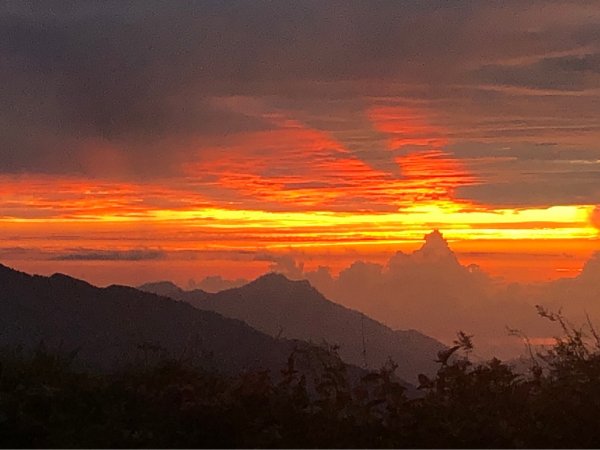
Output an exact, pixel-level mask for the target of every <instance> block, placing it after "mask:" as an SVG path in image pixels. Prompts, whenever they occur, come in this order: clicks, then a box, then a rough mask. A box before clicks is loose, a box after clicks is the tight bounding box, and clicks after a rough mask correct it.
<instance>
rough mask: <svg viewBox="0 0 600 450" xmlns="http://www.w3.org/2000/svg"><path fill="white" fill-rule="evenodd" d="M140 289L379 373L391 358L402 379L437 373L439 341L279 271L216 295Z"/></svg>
mask: <svg viewBox="0 0 600 450" xmlns="http://www.w3.org/2000/svg"><path fill="white" fill-rule="evenodd" d="M139 289H140V290H142V291H146V292H152V293H156V294H160V295H164V296H168V297H171V298H173V299H176V300H182V301H185V302H189V303H190V304H192V305H193V306H195V307H196V308H198V309H201V310H206V311H214V312H218V313H220V314H222V315H223V316H226V317H230V318H234V319H239V320H243V321H244V322H246V323H247V324H248V325H250V326H252V327H253V328H256V329H257V330H259V331H262V332H264V333H266V334H268V335H270V336H273V337H278V338H282V337H283V338H289V339H299V340H303V341H309V342H313V343H317V344H320V343H322V342H327V343H328V344H330V345H335V346H338V347H339V354H340V356H341V357H342V359H343V360H344V361H346V362H347V363H350V364H354V365H357V366H360V367H368V368H370V369H377V368H379V367H381V366H382V365H383V364H385V362H386V361H387V360H388V359H389V358H391V359H392V360H393V361H395V362H396V363H397V364H398V369H397V371H398V375H399V376H400V377H402V378H404V379H405V380H408V381H412V380H415V379H416V376H417V375H418V374H419V373H433V372H435V370H436V368H437V367H438V366H437V364H436V363H435V361H434V360H435V359H436V355H437V352H439V351H440V350H443V349H444V348H445V347H444V345H443V344H441V343H440V342H439V341H436V340H435V339H433V338H430V337H428V336H426V335H424V334H422V333H420V332H418V331H415V330H393V329H391V328H389V327H387V326H385V325H383V324H382V323H380V322H377V321H375V320H373V319H371V318H369V317H367V316H366V315H364V314H362V313H360V312H358V311H355V310H352V309H349V308H346V307H343V306H341V305H339V304H337V303H334V302H332V301H330V300H328V299H327V298H325V297H324V296H323V295H322V294H321V293H320V292H319V291H317V290H316V289H315V288H314V287H312V286H311V285H310V283H309V282H308V281H291V280H289V279H287V278H286V277H285V276H283V275H281V274H277V273H270V274H267V275H264V276H262V277H260V278H258V279H256V280H254V281H252V282H250V283H248V284H246V285H245V286H242V287H240V288H233V289H227V290H224V291H221V292H217V293H215V294H210V293H207V292H205V291H203V290H199V289H196V290H191V291H185V290H182V289H181V288H179V287H178V286H176V285H174V284H173V283H170V282H158V283H148V284H145V285H143V286H140V287H139Z"/></svg>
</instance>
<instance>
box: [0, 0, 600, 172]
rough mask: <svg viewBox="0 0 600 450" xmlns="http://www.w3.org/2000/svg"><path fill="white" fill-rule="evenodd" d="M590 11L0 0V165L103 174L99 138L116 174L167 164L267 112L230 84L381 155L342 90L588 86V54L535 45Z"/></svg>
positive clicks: (554, 40)
mask: <svg viewBox="0 0 600 450" xmlns="http://www.w3.org/2000/svg"><path fill="white" fill-rule="evenodd" d="M596 19H597V9H596V10H594V7H593V4H591V6H590V4H587V3H585V2H583V3H582V2H537V1H532V2H516V1H515V2H513V1H509V2H498V3H496V2H477V1H453V2H446V1H433V0H431V1H391V0H389V1H377V2H359V1H350V2H322V1H278V2H267V1H254V2H248V1H234V0H231V1H217V0H214V1H198V2H193V1H171V2H158V1H156V2H155V1H145V2H127V1H122V2H116V1H106V2H93V1H78V2H64V1H61V2H58V1H57V2H53V1H46V2H4V3H3V5H2V6H0V61H1V64H2V67H1V70H0V100H1V101H0V172H5V173H6V172H52V173H57V172H62V173H64V172H70V173H74V172H79V173H86V174H91V175H111V173H110V172H109V171H107V169H106V168H104V167H103V166H102V164H101V165H100V167H96V166H97V161H98V155H97V153H98V152H99V153H100V155H101V156H100V160H101V161H102V162H104V161H103V160H106V159H108V160H110V159H111V158H112V156H115V155H116V156H118V158H117V159H116V162H115V164H116V165H119V166H123V167H124V168H125V169H126V170H125V169H124V173H125V174H126V175H128V176H131V175H142V176H143V175H145V174H153V175H155V174H156V173H173V171H175V170H177V168H178V165H179V164H180V163H181V162H185V161H189V160H193V159H194V155H193V154H192V153H193V152H197V151H199V152H201V151H202V145H201V144H202V143H206V142H210V143H212V142H218V141H219V139H220V138H221V137H223V136H227V135H231V134H236V133H240V132H243V131H248V130H264V129H269V128H270V127H272V126H273V125H272V124H271V123H270V122H269V121H268V120H266V119H265V118H264V117H262V116H261V115H257V114H251V113H246V112H244V111H243V110H242V111H238V110H234V109H231V108H228V107H224V106H223V105H221V104H219V102H215V101H214V98H215V97H227V96H235V95H242V96H254V97H260V98H264V99H265V101H266V102H270V104H272V105H274V108H277V107H278V106H281V105H287V106H288V109H289V110H292V111H294V112H295V113H297V117H300V118H301V119H302V120H303V121H304V122H305V123H307V124H309V125H311V126H315V127H317V128H323V129H325V130H326V131H328V132H332V135H334V136H335V138H336V139H339V141H340V142H342V143H343V144H344V145H347V147H348V148H349V149H350V151H352V152H353V153H354V154H355V155H356V156H358V157H359V158H360V159H362V160H364V161H366V162H368V163H369V164H371V165H372V166H373V167H380V168H384V169H386V170H389V167H390V159H389V156H387V154H386V150H385V148H384V142H383V138H382V136H381V135H380V133H377V132H375V131H374V130H373V129H372V128H371V127H370V125H369V124H368V123H366V122H367V120H366V119H365V118H364V117H362V115H361V113H358V112H356V111H353V110H352V109H353V108H355V107H356V106H355V105H359V104H360V101H359V102H356V103H353V102H354V100H356V99H359V100H360V98H362V97H366V96H372V95H376V96H382V97H393V96H395V95H406V96H409V97H411V100H412V101H413V102H419V101H429V102H434V103H435V102H437V103H440V105H439V107H440V108H441V110H440V113H441V114H444V113H447V114H449V116H450V117H453V116H454V111H453V110H452V107H450V108H448V109H446V108H447V106H446V105H448V104H454V105H455V106H454V107H455V108H456V104H457V102H458V103H460V102H464V101H465V100H464V99H470V100H471V101H473V102H475V104H474V105H470V113H471V114H472V115H475V114H477V117H478V116H479V115H480V114H479V111H477V109H478V108H484V109H485V110H486V111H489V110H490V109H493V108H496V107H497V106H496V105H497V104H500V103H501V102H494V103H492V102H490V101H489V99H488V98H487V97H485V96H482V94H481V93H480V92H479V91H477V90H473V89H477V85H478V84H479V83H488V84H489V83H491V84H494V83H498V84H499V85H505V84H511V85H513V84H514V85H519V86H521V85H525V86H533V87H544V86H545V87H551V88H552V87H553V88H557V89H564V88H569V86H571V84H572V85H573V86H575V87H576V88H583V87H592V86H593V82H594V78H593V76H596V75H597V69H598V57H597V53H593V52H592V53H586V54H584V55H583V56H564V57H563V56H561V57H552V56H547V55H551V54H553V53H556V52H559V53H560V52H563V53H564V52H567V53H568V52H571V51H573V49H579V48H581V47H586V46H593V45H595V44H597V43H598V37H599V36H598V32H597V27H594V25H596V23H595V20H596ZM520 58H521V59H522V58H530V59H531V58H533V62H532V61H530V60H528V61H527V62H517V63H511V64H512V65H511V66H507V65H506V63H505V61H506V60H511V61H512V60H513V59H516V60H518V61H520ZM590 76H591V77H592V78H590ZM465 83H474V86H473V88H471V87H468V88H463V91H460V92H459V91H456V90H453V89H455V88H454V87H453V86H455V85H464V84H465ZM464 89H466V91H464ZM499 95H500V94H499ZM306 99H313V100H312V104H310V105H309V106H307V103H303V102H305V101H306ZM341 100H342V101H345V102H346V103H344V102H342V103H340V101H341ZM319 102H320V103H321V105H320V106H319V105H318V106H315V104H316V103H319ZM333 102H337V103H335V105H337V106H332V105H334V103H333ZM507 103H509V104H510V103H511V102H510V101H508V102H507ZM294 105H295V106H294ZM340 105H345V106H344V108H346V110H348V115H347V116H346V122H345V123H344V124H343V126H339V124H337V123H336V121H335V120H331V117H341V113H340V110H343V109H344V108H340ZM461 106H462V105H461ZM508 106H510V105H508ZM342 112H343V111H342ZM350 128H354V129H356V130H359V129H364V130H365V131H364V132H361V131H356V132H354V133H349V132H348V129H350ZM498 133H500V132H498ZM106 148H111V149H113V150H114V152H113V153H106V156H104V155H105V153H103V152H105V151H106V150H105V149H106ZM94 152H95V153H94ZM111 155H112V156H111Z"/></svg>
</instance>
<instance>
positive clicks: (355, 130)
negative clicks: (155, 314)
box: [0, 0, 600, 284]
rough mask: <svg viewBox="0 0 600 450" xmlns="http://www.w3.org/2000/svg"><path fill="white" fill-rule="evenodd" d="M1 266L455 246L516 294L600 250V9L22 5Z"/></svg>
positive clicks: (0, 215)
mask: <svg viewBox="0 0 600 450" xmlns="http://www.w3.org/2000/svg"><path fill="white" fill-rule="evenodd" d="M0 99H1V101H0V263H3V264H7V265H11V266H13V267H16V268H19V269H22V270H27V271H33V272H36V273H44V274H46V273H53V272H57V271H62V272H66V273H69V274H72V275H74V276H78V277H83V278H85V279H87V280H89V281H92V282H95V283H98V284H110V283H113V282H116V283H125V284H138V283H141V282H144V281H150V280H155V279H172V280H174V281H177V282H179V283H182V284H186V283H188V280H192V281H190V282H191V283H193V280H199V279H202V278H204V277H205V276H208V275H216V274H219V275H222V276H224V277H226V278H252V277H254V276H257V275H259V274H260V273H263V272H264V271H266V270H269V269H271V268H278V267H279V266H280V265H282V264H296V265H299V264H301V265H303V267H304V268H308V269H311V270H312V269H316V268H317V267H319V266H326V267H329V268H330V269H331V270H332V272H333V273H336V272H337V271H339V270H340V269H342V268H343V267H346V266H347V265H348V264H350V263H352V262H353V261H356V260H363V261H373V262H379V263H382V262H385V261H386V260H387V259H388V258H389V257H390V255H392V254H393V253H394V252H396V251H397V250H403V251H411V250H414V249H416V248H418V247H420V246H421V243H422V239H423V236H424V235H425V234H427V233H429V232H430V231H431V230H432V229H439V230H440V231H442V232H443V234H444V236H445V238H446V239H448V240H449V241H450V245H451V247H452V249H453V250H454V251H455V252H456V254H457V256H458V258H459V260H460V261H461V263H463V264H465V265H466V264H471V263H475V264H478V265H479V266H480V267H481V268H482V269H483V270H484V271H486V272H487V273H489V274H491V275H492V276H496V277H504V278H505V279H507V280H517V281H542V280H548V279H555V278H558V277H573V276H576V275H577V274H578V273H579V270H580V269H581V267H582V266H583V264H584V263H585V262H586V261H587V260H588V259H589V258H590V257H591V256H592V255H593V254H594V252H596V251H599V250H600V237H599V234H600V231H599V230H600V206H598V205H599V204H600V3H598V2H594V1H589V2H588V1H576V2H575V1H574V2H568V1H561V0H556V1H548V0H544V1H512V0H507V1H498V2H492V1H489V2H488V1H486V2H484V1H458V0H457V1H442V0H437V1H435V0H421V1H397V0H393V1H392V0H389V1H372V2H362V1H346V2H337V1H333V2H325V1H275V2H267V1H234V0H223V1H217V0H214V1H203V2H201V1H199V2H192V1H185V2H183V1H168V2H164V1H160V2H159V1H151V0H146V1H139V2H128V1H124V2H123V1H103V2H92V1H74V2H65V1H61V2H53V1H45V2H23V1H4V2H2V4H1V5H0Z"/></svg>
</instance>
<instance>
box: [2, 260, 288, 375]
mask: <svg viewBox="0 0 600 450" xmlns="http://www.w3.org/2000/svg"><path fill="white" fill-rule="evenodd" d="M41 341H44V343H45V344H46V345H47V346H49V347H51V348H57V347H60V348H62V349H63V350H65V351H71V350H73V349H79V354H78V359H79V360H80V361H82V362H83V363H86V364H90V365H93V366H101V367H105V368H109V367H111V366H113V365H115V364H119V363H124V362H130V361H132V360H133V359H134V358H139V357H140V356H141V354H142V353H143V352H144V350H143V349H142V350H140V348H139V346H140V345H141V346H142V347H143V346H146V348H147V349H149V348H152V346H153V345H155V344H156V345H159V346H160V347H162V348H164V349H165V351H167V352H168V353H169V354H171V355H182V354H185V356H187V357H190V356H191V355H195V356H196V358H201V361H203V362H204V363H205V364H206V365H207V366H208V367H210V368H214V369H217V370H222V371H227V372H233V371H239V370H243V369H250V368H258V367H262V368H273V369H280V368H282V367H284V365H285V362H286V360H287V357H288V356H289V354H290V353H291V351H292V348H293V347H294V345H295V344H294V343H292V342H290V341H285V340H276V339H273V338H272V337H270V336H267V335H265V334H263V333H261V332H259V331H256V330H255V329H253V328H251V327H250V326H248V325H246V324H245V323H243V322H240V321H238V320H233V319H230V318H225V317H222V316H221V315H219V314H217V313H214V312H210V311H201V310H199V309H196V308H194V307H192V306H191V305H189V304H187V303H184V302H178V301H175V300H172V299H168V298H164V297H159V296H157V295H154V294H149V293H145V292H141V291H138V290H136V289H133V288H129V287H123V286H111V287H108V288H104V289H100V288H97V287H94V286H92V285H90V284H88V283H86V282H83V281H80V280H77V279H74V278H70V277H68V276H65V275H58V274H57V275H53V276H51V277H42V276H31V275H28V274H25V273H22V272H17V271H15V270H12V269H10V268H8V267H5V266H2V265H0V346H2V347H4V346H9V347H14V346H19V345H20V346H23V347H25V348H31V347H32V346H36V345H38V344H39V343H40V342H41ZM150 353H152V352H151V351H150Z"/></svg>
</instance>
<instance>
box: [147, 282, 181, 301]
mask: <svg viewBox="0 0 600 450" xmlns="http://www.w3.org/2000/svg"><path fill="white" fill-rule="evenodd" d="M138 289H139V290H140V291H144V292H151V293H153V294H156V295H162V296H165V297H170V296H172V295H174V294H181V293H183V292H184V291H183V290H182V289H181V288H180V287H179V286H177V285H176V284H175V283H173V282H172V281H156V282H151V283H145V284H142V285H141V286H138Z"/></svg>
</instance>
